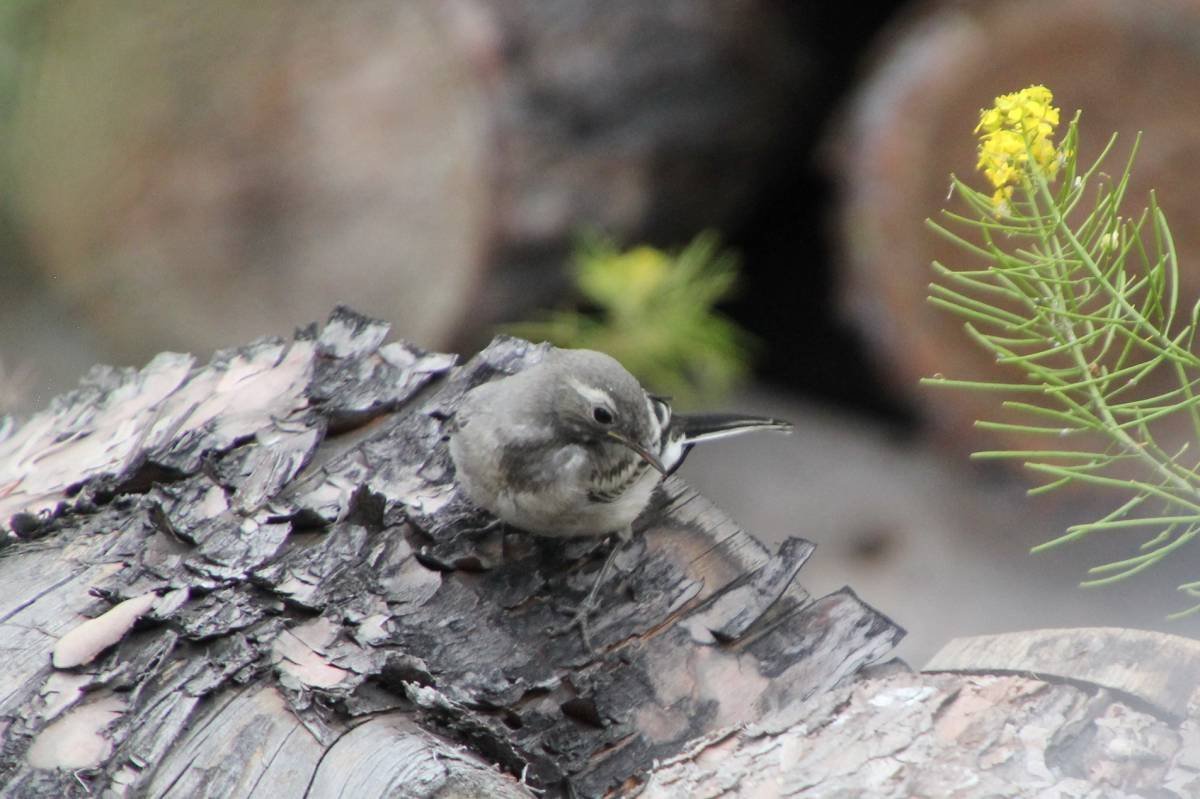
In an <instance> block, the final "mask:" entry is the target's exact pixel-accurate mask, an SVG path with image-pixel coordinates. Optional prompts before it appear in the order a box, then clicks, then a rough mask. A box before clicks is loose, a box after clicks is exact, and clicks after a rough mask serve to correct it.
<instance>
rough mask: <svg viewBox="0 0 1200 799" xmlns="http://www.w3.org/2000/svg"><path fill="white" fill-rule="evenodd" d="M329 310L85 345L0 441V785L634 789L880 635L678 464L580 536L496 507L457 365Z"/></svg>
mask: <svg viewBox="0 0 1200 799" xmlns="http://www.w3.org/2000/svg"><path fill="white" fill-rule="evenodd" d="M386 334H387V326H386V325H384V324H382V323H378V322H374V321H372V320H369V319H366V318H364V317H361V316H358V315H357V314H354V313H352V312H350V311H346V310H344V309H339V310H338V311H337V312H335V313H334V315H333V316H332V317H331V319H330V320H329V322H328V323H327V324H326V325H325V326H324V328H323V329H321V330H317V329H316V328H315V327H314V328H310V329H307V330H305V331H302V332H300V333H299V334H298V335H297V337H296V339H295V340H294V341H292V342H283V341H279V340H274V339H269V340H263V341H259V342H257V343H254V344H252V345H250V346H247V347H244V348H240V349H237V350H229V351H224V352H222V353H219V354H218V355H217V356H215V357H214V358H213V360H212V362H211V363H209V364H208V365H206V366H203V367H198V366H196V365H195V363H194V362H193V360H192V359H191V358H189V357H187V356H180V355H169V354H168V355H163V356H160V357H158V358H156V359H154V360H153V361H152V362H151V363H150V364H149V365H148V366H147V367H146V368H144V369H142V370H140V371H133V370H115V369H97V370H95V371H94V372H93V373H92V374H91V375H89V377H88V378H87V380H85V382H84V383H83V385H82V386H81V388H80V389H78V390H77V391H75V392H73V393H71V394H68V395H66V396H64V397H62V398H60V399H58V400H56V401H55V402H54V403H52V405H51V406H50V408H48V409H47V410H46V411H44V412H42V413H40V414H38V415H37V416H35V417H34V418H32V419H31V420H29V421H28V422H26V423H25V424H24V425H22V426H21V427H19V428H17V429H8V430H7V436H6V437H5V438H4V439H3V440H2V441H0V519H3V520H4V525H5V528H6V529H7V530H8V533H7V535H6V537H4V538H2V539H0V547H2V548H0V585H2V586H4V588H5V591H4V592H3V594H2V595H0V649H3V650H4V651H5V653H6V657H5V660H6V668H5V669H3V670H2V671H0V741H2V748H0V786H3V787H2V788H0V795H3V796H11V797H24V796H43V795H56V796H84V795H88V794H97V793H104V792H108V793H109V794H110V795H114V796H121V795H126V796H134V795H137V796H188V797H195V796H199V797H203V796H212V797H222V799H224V798H225V797H232V796H263V795H271V796H299V795H310V796H324V795H337V794H339V793H341V794H344V795H354V796H373V795H389V793H390V794H392V795H394V794H402V795H412V796H440V795H447V794H454V795H480V796H523V795H529V793H530V792H531V791H532V790H534V789H537V790H542V789H545V790H548V791H549V792H550V793H551V794H553V795H560V794H565V793H568V792H570V791H574V792H576V793H578V794H581V795H587V796H590V795H599V794H603V793H605V792H607V791H612V790H616V789H619V788H625V789H630V788H634V787H636V786H637V785H638V784H639V783H640V780H641V779H642V776H643V775H644V774H645V773H646V772H647V771H648V770H649V769H650V768H651V766H652V765H653V764H654V763H655V761H656V760H662V759H666V758H671V757H674V756H676V755H678V753H679V752H680V751H681V750H682V749H683V748H684V747H685V745H686V744H687V742H689V741H692V740H693V739H697V738H700V737H702V736H706V735H710V734H716V733H718V731H720V730H725V729H728V728H730V727H731V726H736V725H742V724H745V723H749V722H756V721H761V720H762V719H763V718H766V717H768V716H770V715H771V714H774V713H778V712H783V711H785V710H786V709H788V708H794V707H799V706H801V703H803V702H804V701H806V700H813V699H816V698H819V697H821V696H823V695H825V694H826V693H827V692H828V691H830V690H831V689H834V688H835V687H837V686H840V685H845V684H847V683H848V682H850V681H852V680H853V678H854V675H855V674H856V673H857V672H858V671H859V670H860V669H861V668H862V667H863V666H864V665H866V664H869V663H872V662H874V661H876V660H878V659H879V658H881V657H883V656H884V655H886V653H887V652H888V651H889V650H890V649H891V647H892V646H893V645H894V643H895V642H896V641H897V640H898V638H899V637H900V636H901V635H902V631H901V630H900V629H899V628H898V627H897V626H896V625H895V624H893V623H892V622H890V621H889V620H888V619H887V618H885V617H884V616H882V615H880V614H879V613H877V612H876V611H874V610H872V609H871V608H869V607H867V606H865V605H864V604H863V603H862V602H860V601H859V600H858V599H857V597H855V595H854V594H853V593H852V592H851V591H850V590H848V589H844V590H842V591H839V592H836V593H834V594H831V595H829V596H825V597H822V598H819V599H814V598H812V597H810V596H809V595H808V594H807V593H806V592H805V591H804V589H803V588H802V587H800V585H799V584H798V583H797V582H796V581H795V580H794V577H795V576H796V573H797V571H798V570H799V569H800V567H801V566H802V565H803V563H804V561H805V559H806V558H807V557H808V555H809V554H810V553H811V551H812V545H811V544H809V543H808V542H805V541H803V540H801V539H793V540H791V541H789V542H787V543H785V545H784V546H782V547H781V548H780V551H779V552H778V553H776V554H774V555H772V554H770V553H768V552H767V551H765V550H764V548H763V547H762V546H761V545H760V544H759V543H758V542H757V541H755V540H754V539H753V538H751V537H750V536H749V535H747V534H746V533H745V532H743V531H742V530H740V529H738V528H737V526H736V525H734V524H733V523H732V522H731V521H730V520H729V519H728V518H727V517H726V516H724V515H723V514H722V513H721V512H720V511H718V510H717V509H716V508H714V507H713V506H712V505H710V504H709V503H708V502H706V501H705V500H704V499H703V498H702V497H700V496H698V495H697V494H696V493H695V492H694V491H692V490H691V489H689V488H688V487H687V486H686V485H685V484H684V483H683V482H681V481H679V480H677V479H672V480H670V481H668V482H667V483H666V484H665V485H664V486H663V489H662V490H661V491H660V492H659V494H658V495H657V498H656V500H655V502H654V503H653V505H652V507H651V508H650V509H648V511H647V513H646V514H644V515H643V517H642V518H641V519H640V520H639V524H638V530H639V532H640V533H641V534H640V535H639V536H638V537H637V539H636V542H637V543H636V546H634V547H633V548H631V549H629V550H628V552H627V553H623V557H622V559H621V561H620V563H619V566H620V570H621V571H622V574H621V576H620V579H616V580H612V581H611V582H610V584H609V585H607V586H606V588H605V591H604V592H603V594H602V598H601V602H600V609H599V610H598V611H597V613H596V614H595V616H594V617H593V642H594V644H595V645H596V646H597V652H596V653H591V652H589V651H587V650H586V649H585V648H584V647H583V645H582V642H581V641H580V640H579V636H578V635H577V634H574V633H561V632H559V628H561V627H562V622H563V621H564V620H565V617H564V616H563V615H562V614H561V612H560V611H559V609H558V607H559V605H561V604H562V603H564V602H570V601H573V600H577V599H578V598H580V597H581V596H582V595H583V594H584V593H585V592H586V590H587V588H588V587H589V586H590V580H591V579H592V578H593V577H594V576H595V573H596V570H597V569H598V568H599V566H600V563H601V562H602V559H603V554H604V553H603V548H604V545H603V542H599V541H582V542H570V543H567V544H561V543H559V544H556V543H553V542H546V541H542V540H539V539H535V538H532V537H530V536H527V535H523V534H520V533H513V532H511V531H503V530H497V529H496V528H497V525H495V524H493V523H492V520H491V519H489V518H488V517H487V516H486V514H484V513H482V512H480V511H478V510H477V509H475V508H473V507H471V506H470V505H469V504H468V503H466V502H465V500H463V499H462V498H461V497H460V496H459V494H458V492H457V491H456V488H455V483H454V474H453V467H452V465H451V463H450V461H449V459H448V457H447V454H446V450H445V441H444V432H443V424H444V422H445V420H446V419H447V418H448V416H449V415H450V414H452V413H453V411H454V407H455V404H456V402H457V401H458V398H459V397H460V396H461V395H462V393H463V392H464V391H465V390H467V389H468V388H469V387H471V386H473V385H476V384H478V383H479V382H480V381H483V380H487V379H489V378H491V377H493V376H495V375H497V374H501V373H509V372H513V371H516V370H519V369H521V368H523V367H524V366H527V365H528V364H530V363H533V362H535V361H536V360H537V359H538V358H540V357H541V355H542V353H543V349H542V348H541V347H538V346H534V345H531V344H529V343H527V342H524V341H520V340H517V339H498V340H496V341H495V342H493V343H492V345H491V346H489V347H488V348H487V349H486V350H484V351H483V352H482V353H480V354H479V355H478V356H477V357H475V358H474V359H472V360H471V361H470V362H468V363H467V364H466V365H464V366H461V367H458V368H455V367H454V363H455V359H454V358H453V357H451V356H446V355H441V354H436V353H427V352H423V351H421V350H419V349H417V348H415V347H412V346H409V345H406V344H403V343H392V344H384V343H383V342H384V339H385V337H386Z"/></svg>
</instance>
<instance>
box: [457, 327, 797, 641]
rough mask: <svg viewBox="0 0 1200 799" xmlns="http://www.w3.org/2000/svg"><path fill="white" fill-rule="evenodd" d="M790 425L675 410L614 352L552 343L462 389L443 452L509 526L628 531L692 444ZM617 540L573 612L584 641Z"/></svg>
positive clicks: (468, 488) (474, 495)
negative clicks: (530, 359)
mask: <svg viewBox="0 0 1200 799" xmlns="http://www.w3.org/2000/svg"><path fill="white" fill-rule="evenodd" d="M791 429H792V425H791V424H790V423H789V422H785V421H781V420H779V419H769V418H765V417H760V416H745V415H735V414H702V415H684V414H675V413H672V412H671V405H670V403H669V402H668V401H667V399H666V398H663V397H658V396H655V395H653V394H647V393H646V391H645V390H644V389H643V388H642V386H641V384H639V383H638V381H637V379H636V378H635V377H634V376H633V375H631V374H630V373H629V372H628V371H626V370H625V368H624V367H623V366H621V364H620V363H618V362H617V361H616V360H615V359H613V358H611V357H610V356H608V355H605V354H603V353H600V352H594V351H592V350H568V349H551V350H550V351H548V352H547V353H546V355H545V357H544V358H543V359H542V360H541V362H539V363H537V364H536V365H534V366H531V367H529V368H527V369H525V370H523V371H521V372H518V373H517V374H515V375H510V376H507V377H503V378H500V379H497V380H492V381H490V382H488V383H484V384H482V385H479V386H476V387H475V388H473V389H471V390H470V391H468V392H467V393H466V394H465V395H464V396H463V398H462V401H461V403H460V405H459V406H458V409H457V410H456V411H455V413H454V417H453V420H452V422H451V434H450V456H451V458H452V459H453V460H454V465H455V468H456V469H457V472H458V482H459V485H460V486H461V487H462V489H463V491H464V492H465V493H466V495H467V497H468V498H469V499H470V500H471V501H472V502H473V503H475V504H476V505H478V506H479V507H481V508H484V509H485V510H488V511H490V512H491V513H493V514H494V515H495V516H497V517H499V518H500V519H501V520H502V521H504V522H506V523H508V524H510V525H512V526H513V527H517V528H520V529H522V530H526V531H528V532H530V533H536V534H538V535H542V536H548V537H551V538H564V537H575V536H599V535H607V534H610V533H616V534H617V535H619V536H620V537H621V538H622V540H628V539H629V538H630V537H631V535H632V529H631V525H632V523H633V520H634V519H636V518H637V516H638V515H639V514H640V513H641V512H642V510H644V509H645V507H646V505H647V504H648V503H649V501H650V495H651V494H652V493H653V492H654V489H655V487H656V486H657V485H658V484H659V483H660V482H661V481H662V480H663V478H665V477H666V476H667V475H669V474H671V473H672V472H674V471H675V470H676V469H677V468H678V467H679V465H680V464H681V463H682V462H683V459H684V457H685V456H686V455H687V453H688V451H689V450H690V449H691V448H692V446H693V445H695V444H698V443H701V442H704V441H712V440H715V439H719V438H727V437H729V436H734V435H739V434H741V433H745V432H749V431H752V430H776V431H782V432H788V431H790V430H791ZM616 551H617V548H616V547H614V548H613V550H612V552H610V554H609V559H608V561H606V562H605V564H604V567H603V568H602V569H601V573H600V576H599V577H598V578H597V580H596V585H595V586H594V587H593V588H592V591H591V593H590V594H589V596H588V599H587V600H586V601H585V603H584V607H583V608H581V609H580V614H579V616H577V619H576V620H577V622H579V623H580V624H581V627H582V630H583V633H584V640H585V642H587V630H586V624H585V622H586V613H587V609H588V605H590V604H591V602H592V600H593V599H594V597H595V594H596V591H597V589H598V588H599V586H600V584H601V582H603V580H604V577H605V575H606V573H607V571H608V569H609V567H610V565H611V561H612V555H613V553H615V552H616ZM589 648H590V644H589Z"/></svg>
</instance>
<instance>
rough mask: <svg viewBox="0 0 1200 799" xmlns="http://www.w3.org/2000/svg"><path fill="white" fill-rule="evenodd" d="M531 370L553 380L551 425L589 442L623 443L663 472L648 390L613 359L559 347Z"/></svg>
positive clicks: (572, 437) (598, 354) (586, 442)
mask: <svg viewBox="0 0 1200 799" xmlns="http://www.w3.org/2000/svg"><path fill="white" fill-rule="evenodd" d="M535 368H543V369H545V370H546V374H547V375H549V376H551V378H552V381H551V382H552V383H553V388H552V391H551V392H549V396H552V397H553V403H554V406H553V414H554V416H555V424H556V425H557V426H558V427H559V429H560V430H561V431H562V432H563V433H564V434H565V435H566V436H568V437H569V438H571V439H573V440H576V441H579V442H581V443H584V444H587V445H590V446H600V447H605V446H611V445H618V446H623V447H626V448H628V449H630V450H632V451H633V452H635V453H637V454H638V455H639V456H640V457H641V458H642V459H643V460H645V461H646V462H647V463H649V464H650V465H651V466H652V467H654V468H655V469H656V470H658V471H659V472H662V473H663V474H665V473H666V469H665V467H664V466H663V464H662V461H660V460H659V457H658V452H657V451H656V448H657V446H658V431H657V430H656V428H655V420H654V417H653V414H652V411H651V408H650V404H649V402H648V400H647V397H646V392H645V391H644V390H643V389H642V386H641V384H640V383H638V381H637V378H635V377H634V376H633V375H631V374H630V373H629V372H628V371H627V370H626V369H625V367H623V366H621V364H620V363H618V362H617V361H616V359H614V358H612V357H610V356H608V355H605V354H604V353H601V352H595V351H593V350H565V349H558V350H552V351H551V352H549V353H548V354H547V355H546V359H545V360H544V361H543V362H542V363H541V364H539V366H538V367H535Z"/></svg>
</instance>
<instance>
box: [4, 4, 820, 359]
mask: <svg viewBox="0 0 1200 799" xmlns="http://www.w3.org/2000/svg"><path fill="white" fill-rule="evenodd" d="M41 12H42V13H43V14H44V19H42V20H41V21H40V22H39V23H38V26H37V27H38V31H39V36H38V38H37V39H36V42H40V44H38V45H37V46H34V47H33V48H32V49H31V52H30V53H29V54H28V58H27V59H26V60H27V61H28V62H29V63H30V65H31V66H30V68H28V69H27V70H26V71H25V72H24V73H23V74H24V75H25V76H26V78H27V80H26V82H25V83H24V84H22V86H21V91H20V92H19V93H18V95H17V96H18V100H19V102H18V103H17V105H16V107H15V108H14V109H13V112H12V120H11V141H12V146H11V151H10V152H9V153H8V155H9V156H10V158H9V161H10V166H11V171H12V173H13V176H14V178H15V180H14V183H13V185H14V187H15V190H14V191H12V192H10V193H9V194H8V196H6V198H5V199H6V201H7V202H8V203H10V204H11V205H12V207H13V210H14V213H15V215H16V217H17V220H18V224H19V226H20V233H21V236H22V238H23V239H24V240H25V241H26V242H27V243H28V245H29V247H30V249H31V250H32V254H33V256H34V259H35V262H36V265H37V267H38V268H39V269H40V270H41V274H43V275H47V276H52V277H53V280H47V281H46V284H47V286H48V288H49V289H50V290H51V291H54V292H56V293H58V295H59V296H60V297H63V298H65V300H66V301H67V302H69V303H70V304H71V305H72V307H74V308H75V309H76V310H77V311H78V314H77V316H78V317H82V318H86V319H88V320H89V321H90V323H91V324H92V325H94V327H95V329H96V330H98V331H99V334H100V336H101V337H102V340H103V341H106V342H109V344H110V346H111V347H112V351H113V352H115V353H120V354H121V357H120V360H122V361H134V362H138V361H141V360H144V359H147V358H149V357H151V355H152V354H153V353H154V352H156V351H157V350H158V349H160V348H163V347H167V348H179V349H183V350H187V351H196V350H201V351H208V350H209V349H211V348H212V347H216V346H229V345H231V344H234V343H237V342H239V341H244V340H249V339H250V338H252V337H254V336H257V335H263V334H266V333H275V334H279V333H284V332H286V331H290V330H291V329H292V328H293V327H294V326H295V325H298V324H303V323H304V322H305V321H307V320H309V319H313V318H318V317H319V315H321V314H324V313H325V312H326V311H327V309H328V307H329V304H330V302H331V298H334V300H335V301H338V302H344V303H347V304H350V305H353V306H355V307H359V308H362V309H364V310H366V311H367V312H370V313H372V314H375V315H377V316H381V317H384V318H388V319H390V320H393V321H394V322H395V324H396V325H397V328H398V331H399V332H400V334H401V335H404V336H405V337H407V338H409V339H410V340H414V341H422V342H427V343H429V344H430V345H431V346H449V345H451V344H452V343H454V342H455V341H456V340H457V341H462V340H464V339H465V338H471V339H473V340H479V338H480V336H484V337H485V338H486V335H487V331H488V330H489V328H490V326H491V325H493V324H494V323H495V322H496V321H497V320H498V319H501V318H504V319H513V318H519V317H522V316H525V315H528V314H529V313H530V312H531V311H532V309H534V308H539V307H544V306H545V305H546V304H547V303H549V302H551V301H553V300H555V299H557V298H558V296H559V295H560V294H561V291H562V289H563V287H564V285H565V276H566V272H565V269H564V267H565V264H566V259H567V254H568V252H569V249H570V246H571V244H572V242H573V239H574V237H575V236H577V235H578V234H579V233H580V232H581V231H582V230H584V229H599V230H604V231H606V232H608V233H610V234H612V235H614V236H616V237H618V238H621V239H645V238H649V239H653V240H656V241H658V242H671V243H674V242H681V241H684V240H687V239H690V238H691V237H692V236H693V235H695V233H696V232H697V231H699V230H700V229H702V228H704V227H706V226H716V227H720V226H724V225H727V224H729V223H730V222H731V221H732V220H734V219H735V218H736V216H737V214H738V213H739V211H740V209H742V208H743V206H744V203H745V201H746V199H747V197H748V195H749V194H750V193H751V192H752V191H753V189H754V187H755V185H756V184H757V183H758V182H759V181H761V179H762V176H763V175H764V174H765V171H766V168H767V163H768V159H769V157H770V154H771V149H772V146H773V145H775V144H777V143H778V142H779V140H780V139H781V137H782V136H784V135H785V130H786V126H785V125H784V124H782V121H783V120H785V119H792V118H793V116H794V111H793V108H794V106H795V104H796V103H797V101H798V100H797V98H798V97H803V96H804V95H805V93H806V91H807V90H808V89H809V87H810V86H814V85H816V80H815V75H814V72H813V70H812V69H811V67H810V66H809V64H810V61H811V57H810V54H809V53H808V52H807V51H806V50H805V47H806V46H807V45H806V43H805V41H804V40H803V39H801V38H798V37H797V36H795V35H794V33H793V32H792V31H793V30H794V29H793V27H792V26H790V24H789V23H790V21H791V20H792V18H793V16H794V15H797V14H799V13H801V12H796V11H794V10H791V9H789V8H788V4H786V3H782V2H779V0H670V2H655V3H645V2H641V0H619V1H618V2H608V3H603V4H598V3H593V2H587V1H586V0H565V1H564V0H559V1H558V2H554V3H544V2H531V1H530V0H499V1H498V2H493V1H491V0H400V2H394V1H393V0H353V2H344V1H343V0H339V1H338V2H331V1H330V0H323V1H322V2H312V3H291V2H280V0H261V1H260V2H257V3H253V4H246V3H241V2H234V1H233V0H207V1H206V2H204V3H196V2H190V3H189V2H181V3H168V4H164V3H160V2H157V1H156V0H117V1H116V2H110V3H106V4H104V7H103V8H100V7H99V6H97V5H95V4H92V3H86V2H63V3H48V4H43V5H42V8H41ZM73 318H74V317H73Z"/></svg>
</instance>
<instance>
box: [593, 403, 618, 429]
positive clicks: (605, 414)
mask: <svg viewBox="0 0 1200 799" xmlns="http://www.w3.org/2000/svg"><path fill="white" fill-rule="evenodd" d="M592 418H593V419H595V420H596V421H597V422H599V423H600V424H604V425H608V424H612V423H613V415H612V411H610V410H609V409H608V408H605V407H602V406H600V405H597V406H596V407H595V408H592Z"/></svg>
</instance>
